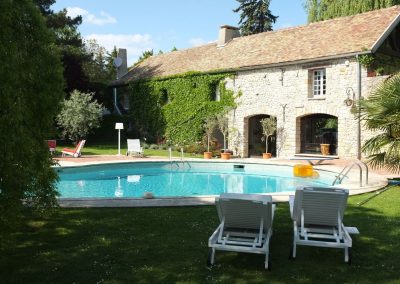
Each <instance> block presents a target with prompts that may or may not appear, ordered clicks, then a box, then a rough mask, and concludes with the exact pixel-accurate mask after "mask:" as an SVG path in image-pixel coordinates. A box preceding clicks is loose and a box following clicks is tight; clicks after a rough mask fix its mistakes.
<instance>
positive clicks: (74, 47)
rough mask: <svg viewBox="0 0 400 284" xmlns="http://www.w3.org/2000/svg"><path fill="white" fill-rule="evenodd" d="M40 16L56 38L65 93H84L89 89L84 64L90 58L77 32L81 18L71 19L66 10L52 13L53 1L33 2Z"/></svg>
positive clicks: (35, 0)
mask: <svg viewBox="0 0 400 284" xmlns="http://www.w3.org/2000/svg"><path fill="white" fill-rule="evenodd" d="M34 2H35V3H36V5H37V6H38V7H39V10H40V11H41V12H42V15H43V16H44V17H45V18H46V24H47V27H48V28H49V29H50V30H52V31H53V33H54V35H55V37H56V46H57V47H58V49H59V51H60V53H61V60H62V63H63V66H64V78H65V82H66V85H65V89H66V91H67V93H69V92H71V91H72V90H75V89H77V90H81V91H86V90H88V89H89V79H88V77H87V75H86V74H85V72H84V67H83V65H84V63H85V62H88V61H90V56H88V55H87V54H86V52H85V46H84V42H83V40H82V37H81V34H80V33H79V31H78V26H79V25H80V24H81V23H82V17H81V16H77V17H75V18H71V17H69V16H67V10H66V9H63V10H61V11H59V12H57V13H54V11H52V10H51V9H50V7H51V5H53V4H54V3H55V0H34Z"/></svg>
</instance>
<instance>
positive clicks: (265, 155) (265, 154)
mask: <svg viewBox="0 0 400 284" xmlns="http://www.w3.org/2000/svg"><path fill="white" fill-rule="evenodd" d="M271 156H272V155H271V153H263V159H271Z"/></svg>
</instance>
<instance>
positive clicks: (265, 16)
mask: <svg viewBox="0 0 400 284" xmlns="http://www.w3.org/2000/svg"><path fill="white" fill-rule="evenodd" d="M236 1H237V2H239V3H240V5H239V7H237V8H236V9H234V10H233V12H235V13H238V12H240V13H241V14H240V21H239V28H240V33H241V34H242V35H244V36H245V35H251V34H257V33H262V32H266V31H271V30H272V24H273V23H275V22H276V19H277V18H278V17H277V16H274V15H272V13H271V11H270V10H269V4H270V2H271V1H270V0H236Z"/></svg>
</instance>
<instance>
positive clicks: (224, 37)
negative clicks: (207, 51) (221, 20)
mask: <svg viewBox="0 0 400 284" xmlns="http://www.w3.org/2000/svg"><path fill="white" fill-rule="evenodd" d="M238 36H240V33H239V29H238V28H236V27H232V26H228V25H224V26H221V27H220V29H219V36H218V45H217V47H224V46H225V45H226V44H227V43H228V42H230V41H231V40H232V39H233V38H235V37H238Z"/></svg>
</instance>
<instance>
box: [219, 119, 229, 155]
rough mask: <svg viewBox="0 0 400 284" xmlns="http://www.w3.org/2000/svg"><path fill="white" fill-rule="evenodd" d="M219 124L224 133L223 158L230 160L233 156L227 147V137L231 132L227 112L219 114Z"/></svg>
mask: <svg viewBox="0 0 400 284" xmlns="http://www.w3.org/2000/svg"><path fill="white" fill-rule="evenodd" d="M217 126H218V129H219V130H220V131H221V133H222V135H223V136H224V149H222V151H221V158H222V159H223V160H229V159H230V157H231V151H229V150H228V149H227V148H226V137H227V136H228V134H229V128H228V117H226V116H225V114H221V115H218V116H217Z"/></svg>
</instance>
